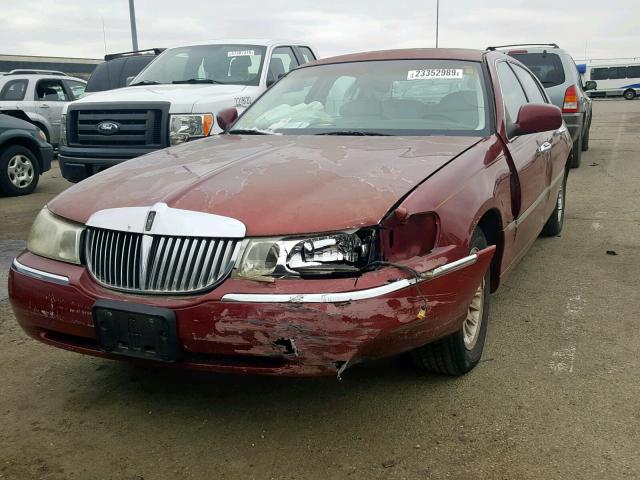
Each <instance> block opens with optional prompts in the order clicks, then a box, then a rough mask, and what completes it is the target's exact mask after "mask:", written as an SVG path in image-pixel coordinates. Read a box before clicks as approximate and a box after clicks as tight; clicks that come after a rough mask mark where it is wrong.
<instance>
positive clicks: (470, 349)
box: [411, 228, 491, 376]
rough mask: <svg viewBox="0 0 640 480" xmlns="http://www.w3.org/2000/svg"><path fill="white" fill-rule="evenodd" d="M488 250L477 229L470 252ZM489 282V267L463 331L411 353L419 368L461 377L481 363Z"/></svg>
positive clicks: (471, 306)
mask: <svg viewBox="0 0 640 480" xmlns="http://www.w3.org/2000/svg"><path fill="white" fill-rule="evenodd" d="M486 247H487V240H486V238H485V236H484V233H483V232H482V230H481V229H480V228H476V231H475V232H474V233H473V237H472V238H471V245H470V252H472V253H473V252H477V251H479V250H482V249H484V248H486ZM490 282H491V280H490V269H489V268H487V271H486V273H485V275H484V277H482V281H481V282H480V285H478V289H477V290H476V292H475V294H474V296H473V299H472V300H471V304H470V305H469V308H468V310H467V318H465V320H464V322H463V324H462V328H460V330H458V331H457V332H455V333H453V334H451V335H449V336H448V337H445V338H443V339H441V340H438V341H436V342H434V343H430V344H428V345H424V346H422V347H419V348H417V349H415V350H414V351H413V352H411V354H412V357H413V361H414V363H415V365H416V366H417V367H418V368H419V369H421V370H427V371H430V372H436V373H441V374H444V375H452V376H458V375H462V374H464V373H467V372H468V371H470V370H471V369H472V368H473V367H475V366H476V365H477V364H478V362H479V361H480V357H481V356H482V349H483V348H484V340H485V337H486V335H487V322H488V320H489V299H490V295H489V288H490Z"/></svg>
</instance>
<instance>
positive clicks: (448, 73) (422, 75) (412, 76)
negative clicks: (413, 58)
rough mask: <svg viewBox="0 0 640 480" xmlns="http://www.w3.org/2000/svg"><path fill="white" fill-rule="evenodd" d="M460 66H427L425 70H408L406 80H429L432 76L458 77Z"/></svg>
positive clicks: (460, 73) (459, 75) (459, 76)
mask: <svg viewBox="0 0 640 480" xmlns="http://www.w3.org/2000/svg"><path fill="white" fill-rule="evenodd" d="M462 73H463V72H462V69H461V68H427V69H425V70H409V71H408V72H407V80H430V79H432V78H444V79H460V78H462Z"/></svg>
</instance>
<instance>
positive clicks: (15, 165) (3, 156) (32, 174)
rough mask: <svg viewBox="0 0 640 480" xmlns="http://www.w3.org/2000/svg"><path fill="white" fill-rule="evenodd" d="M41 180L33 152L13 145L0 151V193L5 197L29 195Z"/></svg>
mask: <svg viewBox="0 0 640 480" xmlns="http://www.w3.org/2000/svg"><path fill="white" fill-rule="evenodd" d="M39 179H40V173H39V171H38V160H37V159H36V156H35V155H34V154H33V152H32V151H31V150H29V149H28V148H26V147H23V146H22V145H13V146H9V147H6V148H5V149H3V150H1V151H0V192H2V193H3V194H4V195H6V196H17V195H27V194H29V193H31V192H33V191H34V190H35V188H36V186H37V185H38V180H39Z"/></svg>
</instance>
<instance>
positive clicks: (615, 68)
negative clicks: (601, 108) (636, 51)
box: [583, 58, 640, 100]
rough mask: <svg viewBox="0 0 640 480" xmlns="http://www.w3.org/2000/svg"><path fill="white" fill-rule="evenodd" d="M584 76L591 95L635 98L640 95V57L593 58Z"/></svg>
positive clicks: (588, 63) (587, 65)
mask: <svg viewBox="0 0 640 480" xmlns="http://www.w3.org/2000/svg"><path fill="white" fill-rule="evenodd" d="M583 78H584V80H585V85H587V83H586V82H595V83H589V84H588V85H587V86H588V87H590V88H589V96H590V97H594V98H595V97H616V96H617V97H619V96H623V97H624V98H626V99H627V100H633V99H634V98H635V97H636V96H638V95H640V58H634V59H611V60H591V61H589V62H587V64H586V70H585V72H584V75H583Z"/></svg>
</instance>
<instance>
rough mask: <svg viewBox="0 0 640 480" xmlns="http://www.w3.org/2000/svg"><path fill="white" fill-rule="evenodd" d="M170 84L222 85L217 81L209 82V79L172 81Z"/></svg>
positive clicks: (222, 83)
mask: <svg viewBox="0 0 640 480" xmlns="http://www.w3.org/2000/svg"><path fill="white" fill-rule="evenodd" d="M171 83H215V84H216V85H224V84H225V83H224V82H220V81H219V80H211V79H210V78H190V79H188V80H174V81H173V82H171Z"/></svg>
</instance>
